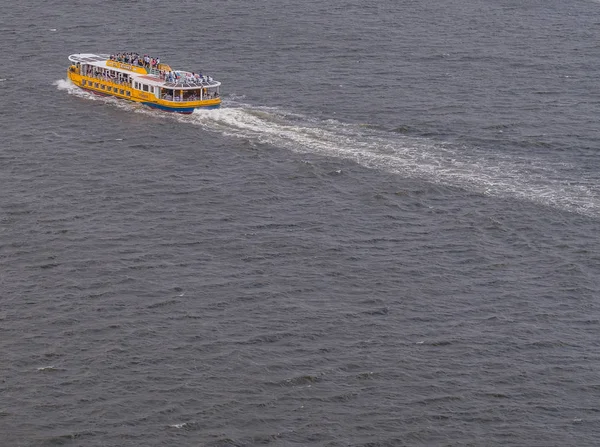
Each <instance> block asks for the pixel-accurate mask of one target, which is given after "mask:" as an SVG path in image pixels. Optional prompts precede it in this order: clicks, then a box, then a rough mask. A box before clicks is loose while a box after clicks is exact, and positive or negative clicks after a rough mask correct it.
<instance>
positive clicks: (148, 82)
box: [67, 53, 221, 113]
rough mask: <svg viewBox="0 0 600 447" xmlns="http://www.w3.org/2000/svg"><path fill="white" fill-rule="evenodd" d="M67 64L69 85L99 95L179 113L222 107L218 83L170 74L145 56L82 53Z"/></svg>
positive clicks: (188, 74) (201, 77) (177, 72)
mask: <svg viewBox="0 0 600 447" xmlns="http://www.w3.org/2000/svg"><path fill="white" fill-rule="evenodd" d="M69 60H70V61H71V66H70V67H69V69H68V71H67V75H68V77H69V79H70V80H71V82H73V83H74V84H75V85H77V86H78V87H81V88H83V89H85V90H89V91H91V92H93V93H96V94H99V95H105V96H115V97H117V98H122V99H127V100H130V101H135V102H140V103H142V104H145V105H147V106H150V107H154V108H157V109H161V110H166V111H169V112H178V113H192V112H193V111H194V109H213V108H216V107H219V106H220V105H221V97H220V86H221V83H220V82H218V81H215V80H214V79H213V78H211V77H210V76H206V75H202V74H201V73H194V72H189V71H182V70H173V69H172V68H171V67H170V66H169V65H167V64H165V63H161V62H160V59H157V58H152V57H150V56H148V55H143V56H140V55H139V54H137V53H117V54H113V55H109V54H89V53H85V54H84V53H81V54H72V55H70V56H69Z"/></svg>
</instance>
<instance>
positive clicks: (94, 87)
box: [67, 69, 221, 113]
mask: <svg viewBox="0 0 600 447" xmlns="http://www.w3.org/2000/svg"><path fill="white" fill-rule="evenodd" d="M67 76H68V77H69V79H70V80H71V82H73V84H75V85H76V86H78V87H81V88H83V89H85V90H89V91H91V92H94V93H97V94H100V95H105V96H114V97H117V98H122V99H127V100H129V101H134V102H139V103H142V104H145V105H148V106H150V107H154V108H157V109H161V110H166V111H169V112H178V113H192V112H193V111H194V109H204V108H211V109H212V108H216V107H219V106H220V105H221V98H211V99H205V100H202V101H167V100H164V99H159V98H157V97H156V96H155V95H154V94H151V93H146V92H142V91H139V90H136V89H134V88H131V86H130V85H128V84H120V83H116V82H111V81H108V80H105V79H99V78H95V77H91V76H83V75H81V74H79V73H77V70H71V69H69V70H67Z"/></svg>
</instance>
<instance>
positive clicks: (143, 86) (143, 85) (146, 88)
mask: <svg viewBox="0 0 600 447" xmlns="http://www.w3.org/2000/svg"><path fill="white" fill-rule="evenodd" d="M142 90H144V91H145V92H148V91H150V90H149V89H148V86H147V85H146V84H142Z"/></svg>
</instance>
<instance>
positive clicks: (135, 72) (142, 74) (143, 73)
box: [69, 53, 221, 90]
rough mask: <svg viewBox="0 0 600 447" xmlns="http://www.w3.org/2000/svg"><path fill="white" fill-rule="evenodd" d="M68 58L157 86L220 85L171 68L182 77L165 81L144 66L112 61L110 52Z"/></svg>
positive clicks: (183, 87) (75, 55)
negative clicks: (175, 80) (191, 77)
mask: <svg viewBox="0 0 600 447" xmlns="http://www.w3.org/2000/svg"><path fill="white" fill-rule="evenodd" d="M69 60H70V61H71V62H73V63H81V64H88V65H92V66H94V67H99V68H104V69H109V70H114V71H117V72H119V73H127V74H128V75H130V76H131V77H132V78H134V79H137V80H138V81H143V82H144V83H146V84H148V85H153V86H157V87H167V88H175V89H184V90H185V89H194V88H199V87H218V86H219V85H221V83H220V82H219V81H215V80H214V79H212V78H208V80H205V79H204V80H191V79H189V78H188V79H186V75H191V74H192V73H191V72H189V71H184V70H173V69H171V70H172V71H174V72H178V73H180V74H182V75H183V76H182V79H181V80H179V81H178V82H166V81H163V80H162V79H161V78H160V76H158V75H156V74H153V73H148V71H147V70H146V69H145V68H144V67H140V66H137V65H132V64H125V63H121V62H117V61H113V60H112V59H111V58H110V54H93V53H77V54H71V55H70V56H69ZM124 67H127V68H124ZM167 67H168V65H167ZM169 68H170V67H169Z"/></svg>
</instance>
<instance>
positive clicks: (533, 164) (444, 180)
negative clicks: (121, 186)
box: [56, 80, 600, 217]
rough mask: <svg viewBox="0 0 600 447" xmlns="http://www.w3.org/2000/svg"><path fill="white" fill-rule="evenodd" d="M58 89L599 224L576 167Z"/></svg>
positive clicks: (358, 130)
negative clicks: (170, 109)
mask: <svg viewBox="0 0 600 447" xmlns="http://www.w3.org/2000/svg"><path fill="white" fill-rule="evenodd" d="M56 85H57V87H58V88H59V89H62V90H66V91H68V92H69V93H71V94H76V95H78V96H86V97H89V98H90V99H94V100H100V101H105V102H107V103H110V104H111V105H116V106H118V107H123V108H128V109H129V110H130V111H134V112H136V113H149V114H153V115H155V116H156V115H160V116H164V117H165V119H175V120H177V121H178V122H180V123H182V124H187V125H195V126H200V127H201V128H203V129H205V130H207V131H211V132H219V133H222V134H224V135H227V136H232V137H236V138H244V139H249V140H251V141H256V142H261V143H266V144H271V145H274V146H277V147H282V148H285V149H287V150H290V151H294V152H297V153H313V154H318V155H322V156H327V157H337V158H341V159H349V160H353V161H354V162H356V163H358V164H359V165H361V166H365V167H368V168H372V169H377V170H382V171H386V172H390V173H393V174H398V175H401V176H404V177H410V178H417V179H423V180H426V181H429V182H435V183H439V184H444V185H449V186H455V187H459V188H463V189H466V190H469V191H473V192H477V193H481V194H486V195H490V196H497V197H505V198H518V199H519V200H526V201H531V202H535V203H538V204H542V205H546V206H551V207H555V208H557V209H561V210H566V211H570V212H577V213H581V214H584V215H588V216H596V217H597V216H600V188H599V185H598V180H597V179H596V178H587V177H586V176H585V175H579V174H578V176H577V178H573V174H572V172H573V166H569V165H566V164H565V163H564V161H561V162H553V161H552V160H551V159H547V158H546V159H540V158H535V156H527V157H520V158H515V157H513V156H508V155H504V154H501V153H498V152H496V151H494V150H493V149H489V150H488V149H487V148H464V147H462V148H461V147H458V146H456V145H451V144H444V143H440V142H434V141H431V140H429V139H426V138H412V137H407V136H403V135H397V134H391V133H389V132H385V131H377V130H372V129H369V128H365V127H363V126H359V125H354V124H344V123H341V122H339V121H336V120H316V119H311V118H310V117H306V116H302V115H298V114H292V113H288V112H285V111H282V110H279V109H277V108H268V107H255V106H252V105H248V104H240V103H234V102H232V103H229V104H227V101H225V103H224V105H223V107H221V108H220V109H216V110H196V111H195V112H194V113H193V114H192V115H176V114H169V113H166V112H158V111H154V110H152V109H149V108H145V107H143V108H140V107H139V106H138V105H134V104H132V103H128V102H125V101H121V100H117V99H113V98H105V97H98V96H95V95H93V94H90V93H87V92H84V91H82V90H80V89H78V88H77V87H75V86H74V85H73V84H72V83H71V82H69V81H64V80H61V81H57V82H56Z"/></svg>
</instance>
